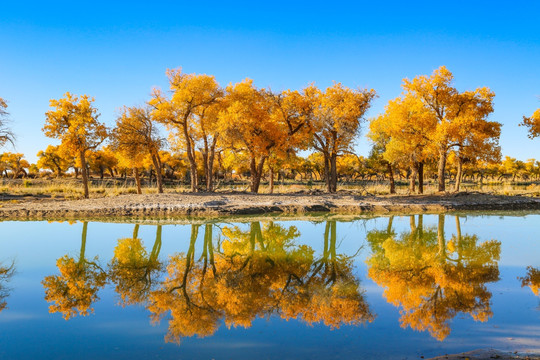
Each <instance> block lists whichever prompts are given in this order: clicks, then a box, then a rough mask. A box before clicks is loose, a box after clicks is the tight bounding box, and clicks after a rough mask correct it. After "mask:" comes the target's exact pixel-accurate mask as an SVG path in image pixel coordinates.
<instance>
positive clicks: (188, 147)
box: [150, 69, 223, 192]
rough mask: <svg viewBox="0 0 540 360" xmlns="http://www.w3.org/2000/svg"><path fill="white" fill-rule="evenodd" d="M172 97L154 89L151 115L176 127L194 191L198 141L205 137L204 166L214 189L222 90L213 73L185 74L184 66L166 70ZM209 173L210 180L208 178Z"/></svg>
mask: <svg viewBox="0 0 540 360" xmlns="http://www.w3.org/2000/svg"><path fill="white" fill-rule="evenodd" d="M167 76H168V78H169V83H170V89H171V97H170V98H167V96H166V95H165V94H163V92H161V91H160V90H155V91H154V95H153V98H152V100H151V101H150V105H151V106H153V107H154V110H153V112H152V114H153V115H154V116H155V117H156V119H157V120H158V121H160V122H162V123H163V124H165V125H166V126H167V127H168V129H169V130H174V131H175V134H177V136H178V141H180V142H181V144H182V145H183V147H184V149H185V151H186V154H187V158H188V162H189V166H190V176H191V191H193V192H196V191H198V185H199V184H198V175H197V156H196V150H197V142H198V141H200V140H201V139H202V141H203V143H204V145H203V153H204V154H205V155H204V168H205V169H206V174H205V175H206V182H207V184H206V185H207V190H209V191H211V190H213V185H212V179H211V178H212V177H213V175H212V171H213V166H212V164H211V163H212V162H213V160H214V151H215V147H216V143H217V141H218V138H219V133H218V127H217V126H216V121H217V112H216V111H217V109H216V108H215V105H216V103H217V102H218V101H219V99H220V98H221V97H222V96H223V90H222V89H221V88H220V86H219V84H218V83H217V81H216V80H215V78H214V77H213V76H210V75H196V74H184V73H182V70H181V69H175V70H167ZM209 176H210V179H209V178H208V177H209Z"/></svg>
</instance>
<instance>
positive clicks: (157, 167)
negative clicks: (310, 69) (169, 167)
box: [152, 154, 163, 194]
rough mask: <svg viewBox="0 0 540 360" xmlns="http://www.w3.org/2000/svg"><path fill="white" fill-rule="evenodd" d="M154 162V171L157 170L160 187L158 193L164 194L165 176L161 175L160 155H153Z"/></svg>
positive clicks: (157, 180) (158, 185)
mask: <svg viewBox="0 0 540 360" xmlns="http://www.w3.org/2000/svg"><path fill="white" fill-rule="evenodd" d="M152 162H153V163H154V169H155V170H156V182H157V187H158V193H160V194H162V193H163V175H162V174H161V160H160V159H159V154H153V155H152Z"/></svg>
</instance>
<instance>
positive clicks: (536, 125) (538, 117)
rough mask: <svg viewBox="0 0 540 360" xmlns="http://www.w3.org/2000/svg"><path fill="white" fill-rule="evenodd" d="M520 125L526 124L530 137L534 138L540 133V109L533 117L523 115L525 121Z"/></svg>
mask: <svg viewBox="0 0 540 360" xmlns="http://www.w3.org/2000/svg"><path fill="white" fill-rule="evenodd" d="M519 125H520V126H526V127H527V128H528V130H529V138H531V139H534V138H535V137H537V136H539V135H540V109H536V111H535V112H534V113H533V114H532V116H531V117H526V116H524V117H523V122H521V123H520V124H519Z"/></svg>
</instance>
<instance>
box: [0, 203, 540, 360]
mask: <svg viewBox="0 0 540 360" xmlns="http://www.w3.org/2000/svg"><path fill="white" fill-rule="evenodd" d="M254 220H255V219H254V218H253V219H249V218H229V219H227V220H226V221H220V222H217V221H210V220H208V221H203V220H194V221H192V222H191V223H190V222H189V221H187V220H184V221H180V220H179V221H178V223H171V222H169V223H160V222H157V221H156V222H144V223H142V224H139V225H136V224H130V223H106V222H81V221H78V222H75V223H68V222H63V223H59V222H51V223H48V222H2V223H0V233H1V234H2V237H1V243H0V251H1V252H0V254H1V255H0V261H1V262H2V265H1V268H0V309H1V310H0V311H1V312H0V331H1V332H2V336H1V337H0V357H1V358H2V359H15V358H16V359H36V358H40V359H73V358H78V359H98V358H99V359H134V358H156V359H193V358H197V359H253V358H257V359H336V358H340V359H341V358H348V359H357V358H358V359H369V358H396V359H403V358H408V359H415V358H420V356H424V357H430V356H436V355H442V354H445V353H456V352H462V351H469V350H473V349H478V348H487V347H494V348H497V349H502V350H512V351H514V350H520V351H524V350H529V351H540V350H539V349H540V321H539V320H540V310H539V297H538V288H539V286H540V270H539V269H540V248H539V246H538V244H539V239H538V229H539V224H540V223H539V220H540V217H539V215H538V214H527V215H523V214H517V213H516V214H515V215H505V216H497V215H478V214H474V215H467V216H465V215H463V214H460V215H459V216H456V215H416V216H394V217H377V218H358V219H355V220H352V221H336V220H332V219H331V218H325V217H314V218H310V221H307V220H303V221H299V220H287V219H286V218H257V221H254Z"/></svg>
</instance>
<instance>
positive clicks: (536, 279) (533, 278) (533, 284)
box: [520, 266, 540, 296]
mask: <svg viewBox="0 0 540 360" xmlns="http://www.w3.org/2000/svg"><path fill="white" fill-rule="evenodd" d="M520 280H521V286H522V287H525V286H528V287H530V288H531V290H532V292H533V293H534V295H537V296H538V295H540V292H539V288H540V269H538V268H535V267H532V266H527V275H526V276H525V277H522V278H520Z"/></svg>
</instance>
